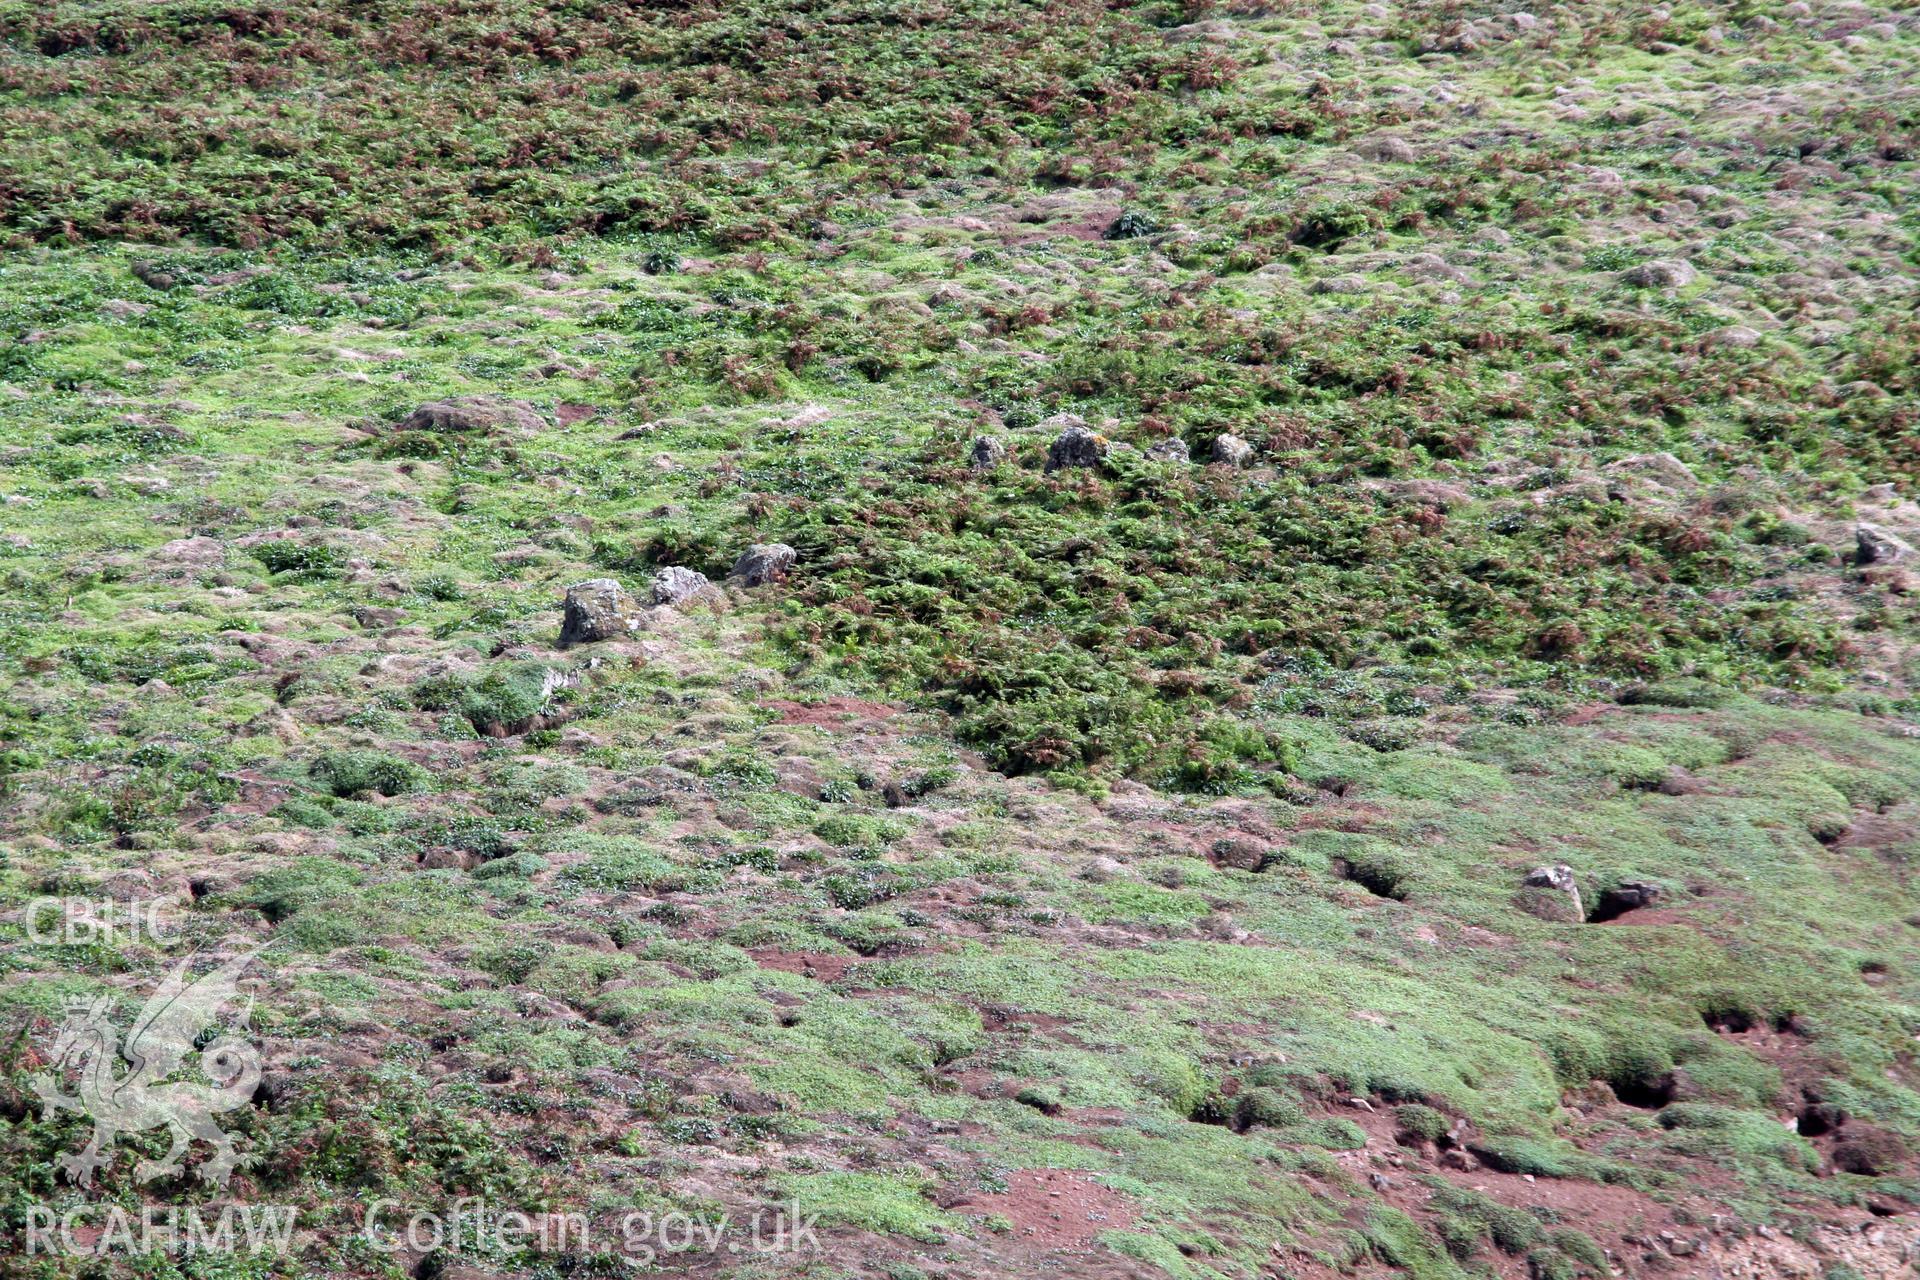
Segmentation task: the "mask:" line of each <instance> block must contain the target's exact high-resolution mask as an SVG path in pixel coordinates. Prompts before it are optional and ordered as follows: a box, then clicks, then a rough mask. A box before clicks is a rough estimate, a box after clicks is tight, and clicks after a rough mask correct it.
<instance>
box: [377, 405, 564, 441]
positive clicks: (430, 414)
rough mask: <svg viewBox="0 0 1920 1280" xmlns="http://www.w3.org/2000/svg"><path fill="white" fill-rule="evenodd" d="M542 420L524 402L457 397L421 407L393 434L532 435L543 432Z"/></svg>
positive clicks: (544, 422)
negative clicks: (400, 432)
mask: <svg viewBox="0 0 1920 1280" xmlns="http://www.w3.org/2000/svg"><path fill="white" fill-rule="evenodd" d="M546 426H547V422H546V419H544V418H542V417H541V416H540V413H539V411H538V410H536V409H535V408H534V407H533V406H532V405H530V404H528V403H527V402H526V401H524V400H507V399H503V398H501V397H498V396H459V397H455V398H453V399H450V400H434V401H431V402H430V403H427V404H423V405H421V406H420V407H419V408H417V409H415V410H414V411H413V412H412V413H410V414H408V415H407V416H406V417H405V418H404V419H402V420H401V422H400V425H399V426H398V427H396V428H395V430H397V431H428V432H433V433H435V434H446V433H471V434H477V435H487V434H496V433H499V434H522V433H524V434H529V435H530V434H532V433H534V432H537V431H544V430H545V429H546Z"/></svg>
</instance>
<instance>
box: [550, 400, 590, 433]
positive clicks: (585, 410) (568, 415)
mask: <svg viewBox="0 0 1920 1280" xmlns="http://www.w3.org/2000/svg"><path fill="white" fill-rule="evenodd" d="M599 412H600V411H599V410H598V409H596V408H594V407H593V406H592V405H590V404H562V405H558V406H556V407H555V408H554V411H553V417H554V421H556V422H558V423H559V424H560V425H561V426H563V427H570V426H572V425H573V424H574V423H576V422H585V421H586V420H587V419H588V418H591V417H593V416H594V415H595V414H597V413H599Z"/></svg>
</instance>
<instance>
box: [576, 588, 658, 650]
mask: <svg viewBox="0 0 1920 1280" xmlns="http://www.w3.org/2000/svg"><path fill="white" fill-rule="evenodd" d="M642 625H643V624H642V620H641V617H640V611H639V609H638V608H637V607H636V606H635V604H634V601H633V597H632V596H629V595H628V594H627V593H626V589H625V588H623V587H622V586H621V585H620V584H619V583H617V582H615V581H614V580H613V579H612V578H591V579H589V580H587V581H586V582H576V583H574V584H573V585H572V586H570V587H568V588H567V604H566V614H565V616H564V617H563V618H562V619H561V622H560V647H561V648H562V649H566V648H569V647H571V646H573V645H576V644H591V643H593V642H594V641H596V640H625V639H627V638H628V637H629V636H631V635H633V634H634V633H635V632H637V631H639V630H640V628H641V626H642Z"/></svg>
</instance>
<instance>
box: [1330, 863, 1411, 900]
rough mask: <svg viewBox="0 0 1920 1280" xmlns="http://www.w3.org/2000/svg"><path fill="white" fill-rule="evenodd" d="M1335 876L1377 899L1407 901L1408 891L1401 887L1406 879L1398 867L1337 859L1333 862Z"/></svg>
mask: <svg viewBox="0 0 1920 1280" xmlns="http://www.w3.org/2000/svg"><path fill="white" fill-rule="evenodd" d="M1333 874H1335V875H1337V876H1339V877H1340V878H1341V879H1342V880H1347V881H1350V882H1352V883H1354V884H1357V885H1359V886H1360V887H1361V888H1362V889H1365V890H1366V891H1367V892H1368V893H1371V894H1373V895H1374V896H1375V897H1377V898H1392V899H1393V900H1394V901H1395V902H1404V901H1406V897H1407V894H1406V890H1405V889H1403V888H1402V887H1401V881H1402V880H1404V879H1405V878H1406V877H1405V873H1404V872H1402V871H1401V870H1400V869H1399V868H1398V867H1392V866H1387V865H1384V864H1381V863H1377V862H1349V861H1347V860H1346V859H1345V858H1336V859H1334V862H1333Z"/></svg>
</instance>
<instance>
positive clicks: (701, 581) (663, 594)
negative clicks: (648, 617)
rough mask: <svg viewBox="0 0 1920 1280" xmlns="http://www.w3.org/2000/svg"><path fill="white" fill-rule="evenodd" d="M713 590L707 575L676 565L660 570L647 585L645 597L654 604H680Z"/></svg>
mask: <svg viewBox="0 0 1920 1280" xmlns="http://www.w3.org/2000/svg"><path fill="white" fill-rule="evenodd" d="M712 591H713V583H711V582H709V581H707V575H706V574H704V573H700V572H698V571H697V570H693V569H682V568H680V567H679V566H678V565H674V566H670V567H668V568H665V569H662V570H660V572H658V573H656V574H654V575H653V581H652V582H651V583H649V584H648V585H647V598H648V599H649V600H650V601H652V602H653V603H654V604H680V603H682V602H683V601H686V600H691V599H693V598H694V597H695V596H699V595H705V594H708V593H710V592H712Z"/></svg>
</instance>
